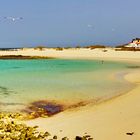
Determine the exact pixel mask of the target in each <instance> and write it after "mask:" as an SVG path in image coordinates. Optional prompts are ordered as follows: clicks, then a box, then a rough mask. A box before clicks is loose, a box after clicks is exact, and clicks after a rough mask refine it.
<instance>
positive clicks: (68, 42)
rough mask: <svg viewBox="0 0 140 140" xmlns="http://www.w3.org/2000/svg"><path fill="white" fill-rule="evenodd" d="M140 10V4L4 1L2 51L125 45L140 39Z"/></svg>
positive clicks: (123, 0)
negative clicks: (13, 48)
mask: <svg viewBox="0 0 140 140" xmlns="http://www.w3.org/2000/svg"><path fill="white" fill-rule="evenodd" d="M139 6H140V0H0V48H11V47H33V46H37V45H44V46H49V47H57V46H77V45H81V46H86V45H94V44H102V45H111V46H115V45H120V44H124V43H127V42H130V41H131V40H132V39H133V38H136V37H140V18H139V16H140V8H139ZM4 17H13V18H18V17H23V19H17V20H15V21H13V20H12V19H10V18H4Z"/></svg>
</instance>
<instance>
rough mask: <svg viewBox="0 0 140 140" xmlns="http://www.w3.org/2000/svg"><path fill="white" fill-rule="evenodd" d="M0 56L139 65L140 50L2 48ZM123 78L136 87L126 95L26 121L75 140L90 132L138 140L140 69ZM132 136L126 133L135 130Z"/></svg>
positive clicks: (109, 139) (111, 139)
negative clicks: (5, 49) (89, 60)
mask: <svg viewBox="0 0 140 140" xmlns="http://www.w3.org/2000/svg"><path fill="white" fill-rule="evenodd" d="M0 55H5V56H6V55H22V56H40V57H44V56H45V57H46V56H47V57H53V58H57V59H59V58H60V59H91V60H101V61H118V62H125V61H126V62H130V63H132V64H136V66H137V67H139V62H140V52H126V51H125V52H122V51H121V52H118V51H117V52H116V51H114V50H112V49H109V50H108V51H107V52H103V51H102V50H100V49H97V50H89V49H78V50H75V49H70V50H64V51H56V50H54V49H47V50H46V51H35V50H31V49H29V50H24V51H0ZM124 78H125V79H126V80H127V81H129V82H130V83H133V84H135V85H136V86H135V87H134V88H133V89H132V90H130V91H128V92H127V93H125V94H121V95H118V96H116V97H113V98H111V99H109V100H107V101H104V102H102V103H99V104H96V105H86V106H84V107H81V108H80V109H75V110H66V111H64V112H61V113H59V114H57V115H54V116H52V117H48V118H37V119H33V120H28V121H23V122H24V123H25V124H27V125H29V126H35V125H37V126H39V128H38V129H39V131H46V130H47V131H48V132H50V133H51V134H52V135H57V136H58V139H60V138H62V137H64V136H67V137H69V138H70V139H74V137H75V136H76V135H81V136H82V135H84V134H85V133H87V134H90V135H91V136H92V137H93V138H94V139H97V140H118V139H119V140H127V139H129V138H130V139H133V140H139V138H140V133H139V130H140V122H139V117H140V111H139V109H140V104H139V99H140V95H139V91H140V74H139V68H138V69H132V71H131V72H130V73H128V74H126V75H124ZM132 132H133V135H132V136H129V135H127V133H132Z"/></svg>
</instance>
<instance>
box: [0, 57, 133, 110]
mask: <svg viewBox="0 0 140 140" xmlns="http://www.w3.org/2000/svg"><path fill="white" fill-rule="evenodd" d="M129 65H130V64H126V63H118V62H109V61H106V62H104V63H103V64H102V62H101V61H93V60H61V59H49V60H0V103H1V106H0V109H1V110H13V109H14V110H16V109H18V108H21V107H23V106H22V105H20V104H27V103H30V102H32V101H37V100H55V101H61V102H63V101H64V102H67V103H70V102H73V103H76V102H79V101H89V100H90V101H91V100H93V101H94V100H96V99H98V98H100V99H102V98H105V97H112V96H115V95H117V94H119V93H123V92H125V91H127V90H128V88H132V84H130V83H128V82H127V81H125V80H124V79H123V78H122V76H123V75H124V74H126V73H127V72H128V71H129V69H128V68H127V66H129Z"/></svg>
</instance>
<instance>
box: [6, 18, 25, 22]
mask: <svg viewBox="0 0 140 140" xmlns="http://www.w3.org/2000/svg"><path fill="white" fill-rule="evenodd" d="M4 19H7V20H12V21H16V20H22V19H23V17H4Z"/></svg>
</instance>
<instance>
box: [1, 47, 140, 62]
mask: <svg viewBox="0 0 140 140" xmlns="http://www.w3.org/2000/svg"><path fill="white" fill-rule="evenodd" d="M105 50H106V52H104V49H93V50H91V49H86V48H80V49H76V48H71V49H64V50H62V51H57V50H56V49H55V48H49V49H48V48H46V49H45V50H43V51H39V50H34V49H33V48H26V49H23V50H22V49H19V50H15V51H0V56H3V55H23V56H42V57H43V56H47V57H54V58H65V59H101V60H112V61H115V60H116V61H118V60H123V61H125V60H126V61H127V60H128V61H130V62H131V61H132V62H133V61H137V62H140V51H136V52H135V51H115V49H113V48H106V49H105Z"/></svg>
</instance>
